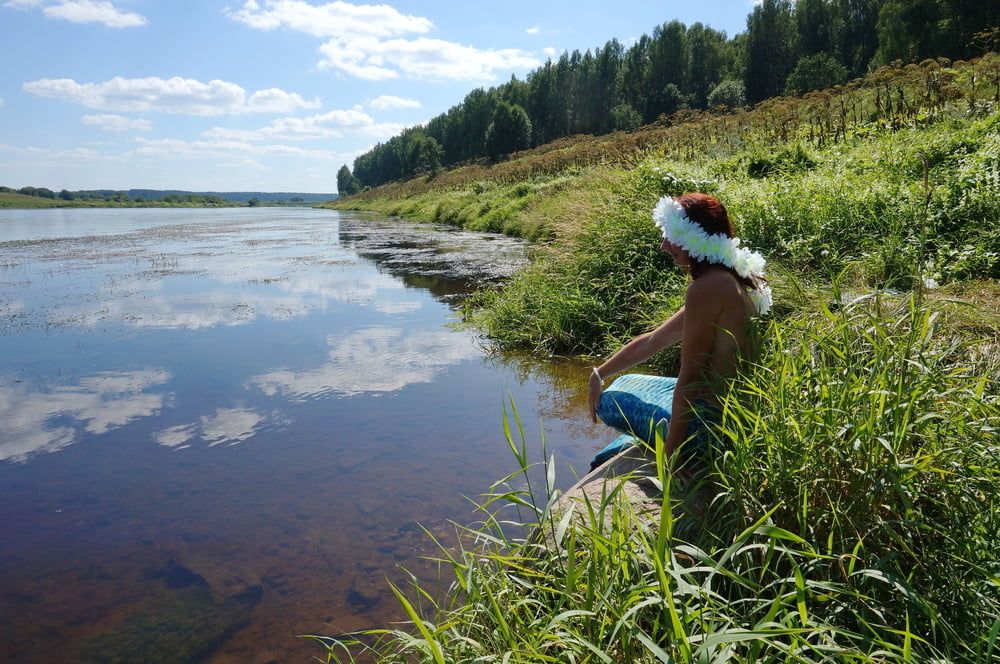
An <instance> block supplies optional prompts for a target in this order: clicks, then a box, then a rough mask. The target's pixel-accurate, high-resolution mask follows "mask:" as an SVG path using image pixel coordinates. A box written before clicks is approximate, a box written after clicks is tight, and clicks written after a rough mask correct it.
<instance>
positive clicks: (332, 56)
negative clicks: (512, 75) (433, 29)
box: [319, 37, 539, 81]
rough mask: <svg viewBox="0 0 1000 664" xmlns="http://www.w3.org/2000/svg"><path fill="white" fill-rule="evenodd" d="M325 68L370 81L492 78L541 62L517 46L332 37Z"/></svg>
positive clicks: (325, 49)
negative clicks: (349, 39)
mask: <svg viewBox="0 0 1000 664" xmlns="http://www.w3.org/2000/svg"><path fill="white" fill-rule="evenodd" d="M319 50H320V53H322V54H323V55H324V56H325V57H324V59H323V60H322V61H320V63H319V66H320V67H321V68H335V69H340V70H342V71H344V72H347V73H348V74H352V75H354V76H357V77H358V78H365V79H370V80H376V81H377V80H385V79H390V78H397V77H398V76H399V75H400V73H402V74H404V75H407V76H409V77H411V78H426V79H433V80H470V81H488V80H492V79H493V78H495V75H496V71H497V70H501V71H510V70H512V69H529V68H531V67H535V66H537V65H538V64H539V62H538V60H537V59H535V57H534V56H533V55H531V54H530V53H528V52H527V51H522V50H521V49H516V48H505V49H478V48H475V47H474V46H465V45H463V44H457V43H455V42H449V41H444V40H442V39H431V38H428V37H420V38H418V39H389V40H386V41H379V40H377V39H371V38H363V39H356V40H352V41H348V40H344V39H332V40H330V41H328V42H327V43H325V44H323V45H322V46H320V49H319Z"/></svg>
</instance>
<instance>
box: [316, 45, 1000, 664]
mask: <svg viewBox="0 0 1000 664" xmlns="http://www.w3.org/2000/svg"><path fill="white" fill-rule="evenodd" d="M687 120H688V121H687V122H683V121H682V119H681V118H674V120H673V121H672V124H671V125H670V126H658V127H652V128H647V129H646V130H643V131H639V132H635V133H632V134H620V135H609V136H604V137H600V138H580V139H564V140H563V141H561V142H557V144H555V145H551V146H547V147H546V148H539V149H537V150H532V151H527V152H524V153H521V154H520V156H519V157H516V158H514V159H512V160H510V161H508V162H502V163H500V164H497V165H495V166H492V167H491V166H486V165H470V166H467V167H465V168H462V169H456V170H455V171H451V172H446V173H441V174H438V175H437V176H436V177H435V178H431V179H428V178H420V179H417V180H411V181H408V182H400V183H394V184H390V185H387V186H385V187H381V188H378V189H373V190H370V191H368V192H363V193H360V194H358V195H357V196H353V197H348V198H347V199H345V200H343V201H341V202H340V203H339V204H338V207H346V206H352V207H357V208H362V209H375V210H379V211H382V212H388V213H390V214H399V215H404V216H412V217H415V218H420V219H428V220H436V221H446V222H449V223H456V224H460V225H463V226H465V227H469V228H488V229H491V230H500V231H504V232H512V233H517V234H521V235H525V236H527V237H532V238H536V239H538V240H539V242H537V243H536V245H535V246H536V252H535V254H536V255H535V260H534V261H533V262H532V264H531V265H530V266H529V267H527V268H526V269H525V270H524V271H522V272H521V273H520V274H518V275H517V276H515V277H514V278H513V279H511V280H510V281H509V282H507V283H506V284H504V285H503V286H501V287H500V288H497V289H493V290H487V291H483V292H481V293H480V294H479V295H478V296H477V297H476V298H474V299H473V300H472V302H471V303H470V305H469V307H470V308H469V310H468V314H469V316H470V318H471V320H472V321H473V322H474V323H476V324H477V325H479V326H481V327H482V328H483V329H484V330H485V331H486V332H487V333H488V334H489V335H490V336H491V337H492V338H493V339H494V340H495V341H496V343H498V344H499V345H500V346H502V347H507V348H516V349H525V350H530V351H533V352H541V353H549V354H558V355H585V356H601V355H604V354H606V353H608V352H610V351H612V350H614V349H615V348H616V347H617V346H618V345H619V344H620V343H621V342H622V341H623V340H624V339H627V338H629V337H631V336H633V335H634V334H636V333H639V332H642V331H645V330H648V329H649V328H650V327H652V326H653V325H655V324H656V323H658V322H660V321H662V320H663V319H664V318H665V316H666V315H668V314H669V313H670V312H672V311H674V310H675V309H676V308H677V306H678V305H679V304H680V302H681V301H682V298H683V293H684V289H685V279H684V277H682V275H680V274H679V273H678V272H677V271H676V270H674V269H672V267H671V265H670V264H669V259H668V258H666V257H664V256H662V255H660V254H659V253H658V250H657V247H658V232H657V230H656V228H655V227H654V226H653V225H652V223H651V222H650V216H649V215H650V211H651V209H652V207H653V205H654V203H655V201H656V200H657V199H658V198H659V197H660V196H663V195H676V194H680V193H683V192H685V191H692V190H697V191H707V192H710V193H713V194H716V195H718V196H719V198H720V199H721V200H722V201H723V202H724V203H725V204H726V206H727V207H728V209H729V211H730V214H731V216H732V218H733V220H734V224H735V226H736V228H737V233H738V234H739V235H740V236H741V237H742V238H743V239H744V242H745V243H746V244H749V245H751V246H753V247H755V248H760V249H762V250H763V251H764V253H765V254H766V255H767V256H768V259H769V268H768V273H769V279H770V281H771V284H772V286H773V288H774V291H775V301H776V305H775V308H774V310H773V315H772V316H770V317H769V318H767V319H765V320H761V321H759V323H758V325H759V329H760V330H761V332H762V339H763V340H764V348H763V351H762V353H761V356H760V357H759V358H757V360H756V361H754V362H748V363H747V364H746V366H745V368H744V370H743V372H742V373H741V375H740V376H739V377H738V378H737V379H736V380H735V381H734V382H733V384H732V386H731V388H730V391H729V392H728V393H727V394H726V395H724V396H723V415H722V418H721V423H720V425H719V426H718V427H716V429H715V436H716V439H717V440H716V445H715V451H714V453H713V455H712V458H711V461H710V463H709V466H710V469H709V470H708V471H707V472H705V473H703V474H701V475H699V476H697V478H692V477H691V476H688V475H685V474H683V473H676V474H675V473H672V472H670V471H669V469H667V468H661V469H660V472H659V482H660V486H661V488H662V489H663V497H662V503H663V506H664V509H663V510H662V513H661V516H660V521H659V523H658V524H654V525H652V526H651V525H650V524H647V523H644V522H643V521H642V520H641V519H638V518H637V516H636V515H635V514H634V513H632V512H631V511H630V509H629V507H628V506H627V505H626V504H625V503H624V502H623V501H622V500H621V498H620V495H618V494H617V493H616V492H615V490H614V489H613V485H610V486H609V492H608V494H607V495H605V496H604V497H603V499H602V500H601V501H599V502H597V503H594V504H588V505H581V506H579V507H578V513H579V514H580V515H581V523H578V524H577V525H572V526H571V525H570V519H568V518H561V519H559V520H552V519H550V518H549V511H550V509H551V506H552V504H553V502H554V500H555V498H556V497H557V495H558V491H557V490H556V489H555V486H556V483H555V481H554V477H553V473H554V472H555V467H554V461H553V460H552V459H551V458H550V457H548V455H547V453H546V452H545V451H544V444H543V445H542V448H543V449H542V451H541V452H539V450H538V448H537V446H536V444H534V443H531V444H529V442H528V440H527V437H526V436H525V435H524V432H523V430H521V428H520V426H515V427H510V426H506V425H505V438H506V440H507V443H508V444H509V445H510V447H511V450H512V452H513V454H514V456H515V458H516V459H517V462H518V468H517V470H516V471H515V473H514V474H513V475H512V476H510V477H508V478H506V479H505V480H503V481H501V482H498V483H497V484H496V485H494V486H493V487H492V489H491V490H490V491H489V492H488V493H487V494H486V495H485V496H484V498H483V500H482V506H481V514H482V521H481V522H480V523H478V524H473V525H472V526H461V531H462V532H463V534H464V537H463V540H462V541H463V544H462V545H461V546H460V547H459V548H458V549H457V550H456V549H454V548H452V549H446V548H442V550H441V559H442V569H443V572H444V574H443V578H442V579H439V580H433V579H424V580H416V579H414V582H413V586H412V587H411V588H403V589H397V594H398V597H399V599H400V602H401V603H402V606H403V607H404V609H405V610H406V611H407V613H408V614H409V616H410V619H411V623H410V624H409V625H408V626H406V628H400V629H387V630H374V631H371V632H367V633H365V634H356V635H343V636H341V637H338V638H336V639H333V638H331V639H326V640H325V641H324V642H325V644H326V645H327V647H328V655H329V657H330V659H331V660H332V659H337V660H341V661H344V660H349V659H350V658H351V657H352V656H353V655H352V653H356V652H357V651H358V649H359V648H360V649H361V650H362V651H366V652H367V654H368V655H374V656H375V657H376V658H377V659H378V660H379V661H386V662H396V661H400V662H402V661H427V662H442V663H443V662H458V661H462V662H465V661H479V662H492V661H496V662H501V661H509V662H540V661H552V662H567V661H573V662H619V661H630V662H722V661H740V662H757V661H773V662H777V661H781V662H800V661H801V662H805V661H847V662H869V661H878V662H889V661H901V662H902V661H911V662H927V661H942V662H943V661H956V662H976V663H983V664H985V663H986V662H993V661H998V659H1000V380H998V376H1000V232H997V227H998V222H1000V58H997V57H996V56H995V55H991V56H987V57H985V58H983V59H980V60H977V61H973V62H968V63H950V62H944V61H927V62H925V63H923V64H921V65H913V66H909V67H895V68H886V69H882V70H879V71H876V72H875V73H874V74H872V75H871V76H870V77H869V78H867V79H865V80H863V81H860V82H856V83H855V84H853V85H851V86H844V87H841V88H837V89H834V90H830V91H825V92H822V93H813V94H811V95H808V96H807V97H805V98H801V99H777V100H772V101H769V102H765V103H764V104H762V105H760V106H758V107H757V108H756V109H754V110H753V111H749V112H746V113H739V114H733V115H724V116H704V115H698V116H694V117H688V118H687ZM675 363H676V356H673V355H671V354H670V353H665V354H663V356H662V357H659V358H656V360H655V361H654V362H653V363H651V364H650V365H649V366H648V367H647V368H648V369H650V370H662V371H669V370H671V369H672V368H674V369H675V368H676V367H675V366H673V365H674V364H675ZM581 380H582V379H581ZM513 417H514V420H515V421H516V413H515V414H514V416H513ZM518 425H519V423H518ZM512 429H513V432H512ZM518 432H519V433H518ZM537 458H541V461H540V462H539V464H537V465H541V466H542V470H543V472H542V476H543V477H544V478H545V479H544V480H543V481H542V486H539V485H538V472H537V470H538V469H537V468H535V467H534V466H535V465H536V464H533V460H534V459H537ZM705 492H707V494H708V495H709V496H710V499H709V500H708V502H707V504H708V507H707V508H705V509H699V510H695V509H692V508H691V506H692V504H693V503H694V502H696V501H694V500H693V499H692V496H694V495H695V494H699V493H700V494H702V495H704V494H705ZM606 516H610V518H605V517H606ZM538 528H541V529H543V530H544V531H546V532H548V533H549V537H547V538H545V540H546V542H547V543H542V542H541V541H539V538H537V537H532V533H533V532H536V531H537V529H538ZM442 587H443V588H445V589H446V590H445V591H444V592H437V591H436V590H435V589H436V588H442Z"/></svg>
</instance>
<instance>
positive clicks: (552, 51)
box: [542, 46, 556, 58]
mask: <svg viewBox="0 0 1000 664" xmlns="http://www.w3.org/2000/svg"><path fill="white" fill-rule="evenodd" d="M542 53H544V54H545V55H547V56H548V57H550V58H554V57H555V55H556V49H555V47H554V46H546V47H545V48H543V49H542Z"/></svg>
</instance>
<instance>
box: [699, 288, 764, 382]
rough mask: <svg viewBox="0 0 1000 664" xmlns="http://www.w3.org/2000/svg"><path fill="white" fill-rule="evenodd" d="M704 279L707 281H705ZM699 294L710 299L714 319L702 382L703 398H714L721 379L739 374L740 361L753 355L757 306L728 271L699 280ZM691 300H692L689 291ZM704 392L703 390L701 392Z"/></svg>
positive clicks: (711, 322) (711, 324) (710, 322)
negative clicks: (752, 327)
mask: <svg viewBox="0 0 1000 664" xmlns="http://www.w3.org/2000/svg"><path fill="white" fill-rule="evenodd" d="M702 280H704V281H703V282H702ZM698 281H699V282H702V283H699V289H698V293H699V296H701V297H710V298H711V300H712V304H713V306H712V307H711V309H710V311H711V312H712V313H713V315H714V320H710V321H708V323H709V326H707V327H706V329H710V330H711V332H710V333H709V334H712V335H713V338H712V342H711V345H710V350H709V357H708V359H707V362H706V363H705V368H704V374H705V375H703V376H701V377H700V378H701V381H699V382H702V381H703V384H704V385H705V390H704V393H703V394H702V395H700V396H702V397H703V398H710V399H714V397H715V392H716V390H717V389H718V388H719V387H720V386H719V385H718V380H719V379H728V378H732V377H733V376H735V375H736V371H737V369H738V367H739V362H740V358H742V357H745V356H747V355H749V354H752V351H753V349H752V348H751V343H750V336H751V335H750V325H751V324H752V323H751V317H752V315H753V312H754V304H753V301H752V300H751V298H750V295H749V294H748V293H747V291H746V289H745V288H744V287H743V285H742V284H740V283H739V282H738V281H737V280H736V278H735V277H734V276H733V275H732V274H730V273H729V272H728V271H727V270H723V269H713V270H709V271H708V272H706V273H705V274H703V275H702V276H701V277H699V279H698ZM688 297H692V294H691V292H690V291H689V295H688ZM699 391H701V390H699Z"/></svg>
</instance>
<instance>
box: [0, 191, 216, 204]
mask: <svg viewBox="0 0 1000 664" xmlns="http://www.w3.org/2000/svg"><path fill="white" fill-rule="evenodd" d="M0 194H21V195H22V196H34V197H36V198H47V199H51V200H62V201H67V202H71V201H79V202H89V203H112V204H122V205H129V204H137V205H142V204H144V203H166V204H170V205H197V206H204V207H229V206H230V205H232V203H231V202H230V201H227V200H226V199H224V198H221V197H219V196H211V195H206V194H195V193H188V194H179V193H178V194H167V195H163V196H148V197H147V196H143V195H141V194H140V195H136V196H131V195H129V192H127V191H114V190H98V191H69V190H68V189H63V190H61V191H59V192H58V193H57V192H54V191H52V190H51V189H48V188H46V187H21V188H20V189H13V188H11V187H0Z"/></svg>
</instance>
